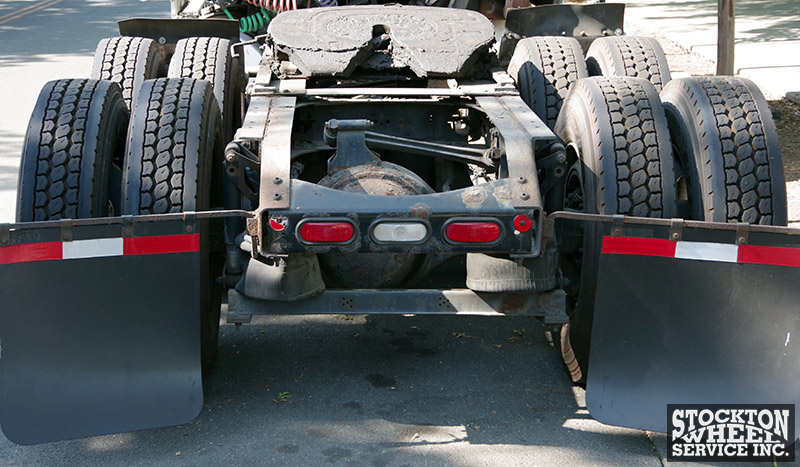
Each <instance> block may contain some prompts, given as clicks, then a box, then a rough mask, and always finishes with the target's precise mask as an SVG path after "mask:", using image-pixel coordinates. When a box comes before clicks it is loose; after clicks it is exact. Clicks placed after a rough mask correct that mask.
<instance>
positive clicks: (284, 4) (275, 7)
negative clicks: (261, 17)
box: [245, 0, 297, 13]
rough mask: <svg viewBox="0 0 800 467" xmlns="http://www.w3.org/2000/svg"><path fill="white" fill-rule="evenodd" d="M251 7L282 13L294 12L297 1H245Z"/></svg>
mask: <svg viewBox="0 0 800 467" xmlns="http://www.w3.org/2000/svg"><path fill="white" fill-rule="evenodd" d="M245 1H246V2H247V3H249V4H251V5H255V6H257V7H259V8H262V9H265V10H270V11H274V12H276V13H282V12H284V11H289V10H296V9H297V0H245Z"/></svg>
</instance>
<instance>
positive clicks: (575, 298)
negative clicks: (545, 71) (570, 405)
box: [554, 77, 787, 384]
mask: <svg viewBox="0 0 800 467" xmlns="http://www.w3.org/2000/svg"><path fill="white" fill-rule="evenodd" d="M555 132H556V134H557V135H558V136H559V137H560V138H561V139H562V140H563V141H564V143H565V146H566V147H567V152H568V157H569V160H570V162H572V167H571V168H570V170H569V172H568V175H567V180H566V195H565V201H564V208H565V209H566V210H575V211H580V212H586V213H598V214H623V215H627V216H637V217H665V218H671V217H678V216H680V217H683V218H686V219H695V220H704V221H716V222H748V223H758V224H767V225H786V219H787V214H786V189H785V184H784V179H783V168H782V165H781V160H780V154H779V150H778V145H777V134H776V132H775V127H774V123H773V121H772V117H771V115H770V113H769V108H768V107H767V104H766V101H765V100H764V98H763V96H762V95H761V93H760V92H759V91H758V88H757V87H756V86H755V85H754V84H753V83H752V82H750V81H749V80H746V79H743V78H734V77H702V78H686V79H679V80H672V81H670V82H669V83H668V84H667V85H666V86H665V87H664V89H663V90H662V92H661V95H660V96H659V94H658V92H657V91H656V88H655V86H654V85H653V84H651V82H650V81H649V80H646V79H643V78H628V77H595V78H589V79H586V80H581V81H579V82H577V83H576V84H575V85H574V86H573V90H572V91H571V92H570V94H569V95H568V97H567V99H566V100H565V102H564V106H563V109H562V111H561V114H560V115H559V119H558V122H557V124H556V127H555ZM560 233H561V238H560V245H561V246H560V255H561V263H560V264H561V270H562V273H563V275H564V277H565V279H567V283H568V284H570V285H568V286H567V288H566V289H567V295H568V308H567V312H568V314H569V316H570V323H569V325H568V326H565V327H564V328H563V329H562V330H561V333H560V336H554V339H557V340H558V343H559V344H560V345H559V346H558V347H560V349H559V350H560V351H561V353H562V357H563V360H564V362H565V365H566V366H567V369H568V371H569V373H570V375H571V377H572V379H573V381H574V382H576V383H583V384H585V382H586V375H587V372H588V368H589V360H590V358H589V357H590V356H589V344H590V342H591V328H592V318H593V309H594V293H595V290H596V287H597V279H598V277H597V270H598V262H599V258H600V248H601V243H602V235H603V234H602V230H601V229H600V225H599V224H597V223H585V224H584V225H583V226H579V227H575V228H572V229H571V230H570V229H569V228H566V229H564V230H562V231H561V232H560Z"/></svg>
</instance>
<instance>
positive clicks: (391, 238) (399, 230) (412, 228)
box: [372, 222, 428, 243]
mask: <svg viewBox="0 0 800 467" xmlns="http://www.w3.org/2000/svg"><path fill="white" fill-rule="evenodd" d="M426 236H428V227H427V226H425V224H423V223H421V222H380V223H378V224H376V225H375V227H373V228H372V237H373V238H374V239H375V240H376V241H378V242H386V243H416V242H421V241H422V240H424V239H425V237H426Z"/></svg>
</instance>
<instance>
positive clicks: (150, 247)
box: [122, 234, 200, 255]
mask: <svg viewBox="0 0 800 467" xmlns="http://www.w3.org/2000/svg"><path fill="white" fill-rule="evenodd" d="M122 249H123V252H124V254H126V255H155V254H159V253H186V252H191V251H198V250H200V235H198V234H182V235H161V236H157V237H131V238H124V239H123V246H122Z"/></svg>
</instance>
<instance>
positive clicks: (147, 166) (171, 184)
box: [123, 78, 225, 370]
mask: <svg viewBox="0 0 800 467" xmlns="http://www.w3.org/2000/svg"><path fill="white" fill-rule="evenodd" d="M224 145H225V141H224V140H223V138H222V126H221V124H220V115H219V107H218V106H217V103H216V99H214V95H213V93H212V88H211V83H209V82H207V81H202V80H194V79H175V78H161V79H155V80H147V81H145V82H144V83H143V84H142V89H141V91H140V92H139V95H138V97H137V102H136V105H135V106H134V108H133V113H132V115H131V124H130V128H129V130H128V145H127V151H126V152H127V154H126V155H127V157H126V161H127V165H126V170H125V175H124V176H125V178H124V199H123V209H124V213H125V214H131V215H136V214H165V213H170V212H184V211H206V210H209V209H210V207H211V205H210V197H211V187H210V185H211V183H210V181H211V170H212V164H217V165H221V161H222V152H223V148H224ZM211 225H212V224H209V223H208V222H207V221H201V222H199V223H198V226H199V228H198V233H199V234H200V258H201V262H200V264H201V266H200V271H198V273H199V275H200V278H199V280H200V281H201V296H200V304H201V310H200V316H201V327H200V331H201V352H202V365H203V369H204V370H209V369H210V368H211V366H212V365H213V363H214V360H215V358H216V353H217V341H218V338H219V312H220V310H219V307H220V296H221V288H220V285H219V284H218V283H217V281H216V277H217V276H218V275H219V270H218V268H217V264H218V263H219V261H218V260H217V258H215V257H213V255H211V252H210V238H211V236H212V232H210V226H211Z"/></svg>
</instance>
